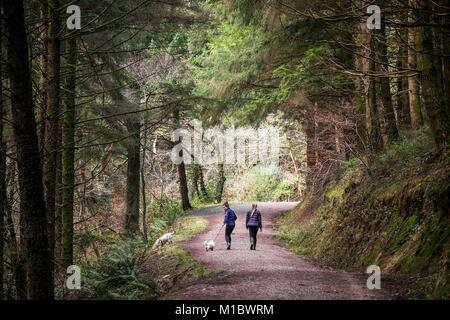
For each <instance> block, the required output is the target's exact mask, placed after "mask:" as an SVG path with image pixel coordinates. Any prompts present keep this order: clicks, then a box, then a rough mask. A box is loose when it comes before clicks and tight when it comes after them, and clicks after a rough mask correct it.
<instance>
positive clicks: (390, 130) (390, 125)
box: [377, 1, 398, 149]
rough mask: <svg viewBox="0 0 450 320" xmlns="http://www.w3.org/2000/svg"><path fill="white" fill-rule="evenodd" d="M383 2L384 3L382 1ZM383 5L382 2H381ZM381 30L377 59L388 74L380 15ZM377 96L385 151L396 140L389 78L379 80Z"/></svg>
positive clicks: (385, 43)
mask: <svg viewBox="0 0 450 320" xmlns="http://www.w3.org/2000/svg"><path fill="white" fill-rule="evenodd" d="M384 2H385V1H384ZM382 4H383V2H382ZM381 17H382V21H381V30H380V32H379V33H378V34H379V37H378V39H377V40H378V41H377V43H378V50H377V51H378V58H379V60H380V62H381V64H379V65H378V66H379V69H380V71H381V72H383V73H388V71H389V70H388V69H387V65H388V64H389V61H388V50H387V34H386V23H385V15H384V14H383V15H381ZM379 95H380V98H381V102H382V104H383V108H382V109H383V113H382V115H383V122H384V127H383V131H384V132H383V133H384V135H385V137H386V139H385V144H384V149H387V147H388V145H389V144H390V142H391V141H392V140H394V139H397V138H398V131H397V126H396V123H395V114H394V106H393V104H392V95H391V85H390V80H389V77H381V78H380V80H379Z"/></svg>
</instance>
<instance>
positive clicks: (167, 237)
mask: <svg viewBox="0 0 450 320" xmlns="http://www.w3.org/2000/svg"><path fill="white" fill-rule="evenodd" d="M174 233H175V231H174V232H169V233H166V234H164V235H162V236H161V237H159V238H158V239H157V240H156V241H155V244H154V245H153V249H156V248H161V247H162V246H163V245H165V244H166V243H167V242H168V243H172V239H173V234H174Z"/></svg>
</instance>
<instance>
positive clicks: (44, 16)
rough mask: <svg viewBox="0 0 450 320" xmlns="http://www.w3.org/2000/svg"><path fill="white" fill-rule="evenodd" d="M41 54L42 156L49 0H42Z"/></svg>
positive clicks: (40, 106)
mask: <svg viewBox="0 0 450 320" xmlns="http://www.w3.org/2000/svg"><path fill="white" fill-rule="evenodd" d="M40 20H41V24H42V25H41V34H40V37H41V48H40V49H41V52H40V54H41V56H40V61H39V63H40V69H41V70H40V71H41V73H40V78H39V106H38V116H39V118H38V141H39V150H40V153H41V157H43V156H44V148H45V123H46V117H47V77H48V75H47V66H48V5H47V0H41V6H40Z"/></svg>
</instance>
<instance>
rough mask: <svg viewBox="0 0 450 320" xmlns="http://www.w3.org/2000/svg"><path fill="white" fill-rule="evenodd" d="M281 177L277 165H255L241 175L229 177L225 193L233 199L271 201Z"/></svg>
mask: <svg viewBox="0 0 450 320" xmlns="http://www.w3.org/2000/svg"><path fill="white" fill-rule="evenodd" d="M282 178H283V172H282V171H281V169H280V168H279V167H277V166H271V165H256V166H254V167H252V168H251V169H250V170H248V171H246V172H245V173H244V174H242V175H237V176H234V177H231V178H229V180H230V182H229V184H228V185H229V186H230V187H229V188H226V195H227V198H228V199H233V201H273V200H274V197H275V192H276V189H277V187H278V185H279V183H280V181H281V179H282ZM279 194H280V190H278V193H277V195H279Z"/></svg>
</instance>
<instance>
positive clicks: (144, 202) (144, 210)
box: [141, 119, 148, 242]
mask: <svg viewBox="0 0 450 320" xmlns="http://www.w3.org/2000/svg"><path fill="white" fill-rule="evenodd" d="M146 122H147V121H146V119H145V121H144V128H145V127H146V125H147V123H146ZM142 143H143V144H142V145H143V148H142V164H141V183H142V232H143V234H144V240H145V242H147V241H148V236H147V199H146V194H145V154H146V152H145V151H146V150H147V129H145V130H144V139H143V142H142Z"/></svg>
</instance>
